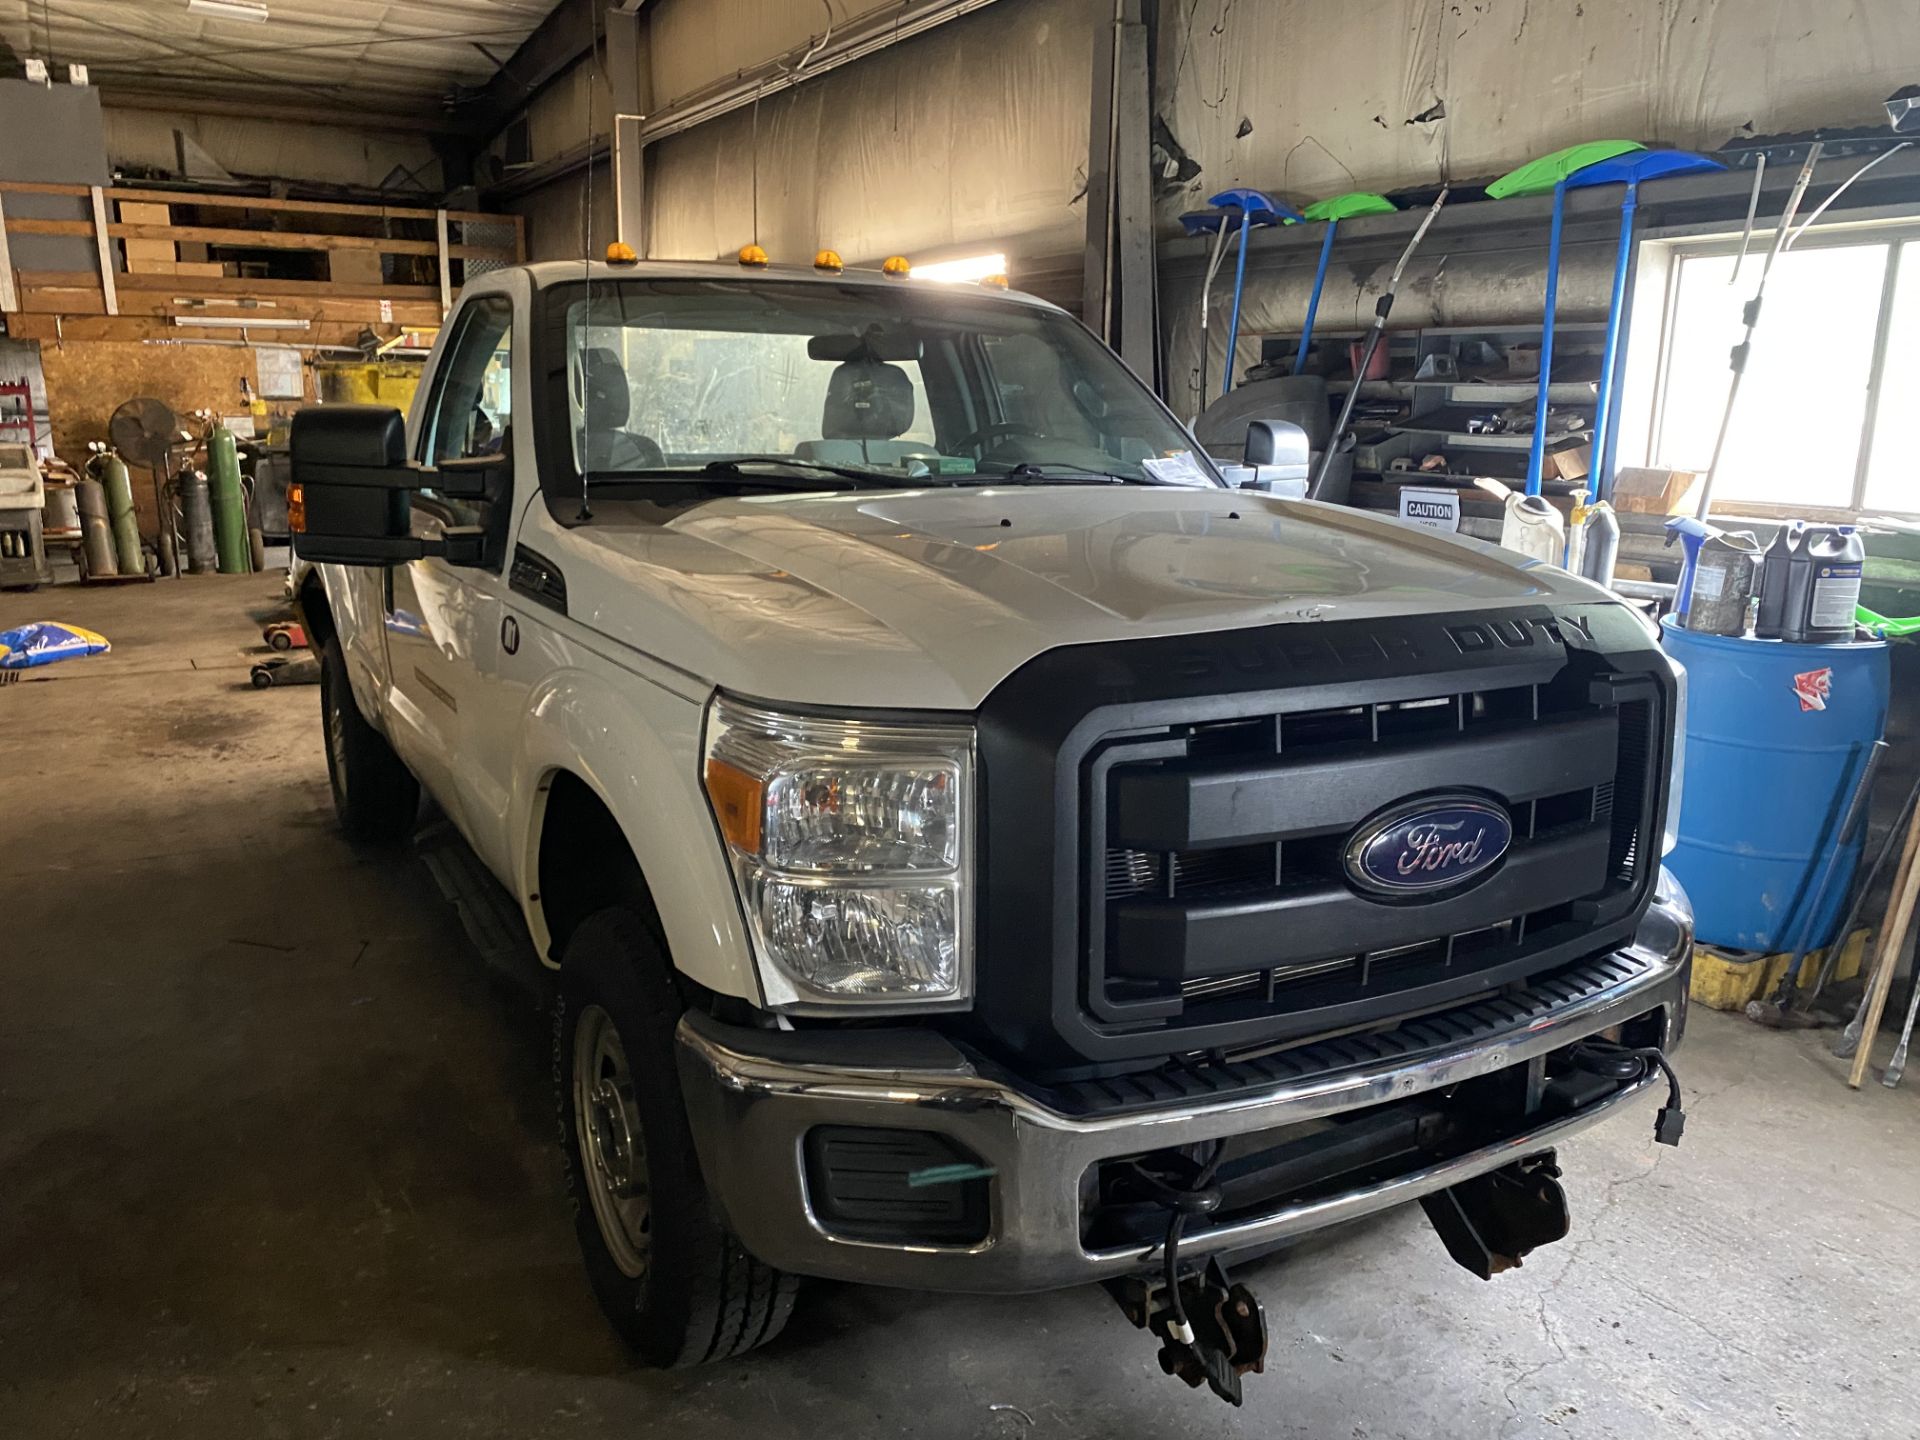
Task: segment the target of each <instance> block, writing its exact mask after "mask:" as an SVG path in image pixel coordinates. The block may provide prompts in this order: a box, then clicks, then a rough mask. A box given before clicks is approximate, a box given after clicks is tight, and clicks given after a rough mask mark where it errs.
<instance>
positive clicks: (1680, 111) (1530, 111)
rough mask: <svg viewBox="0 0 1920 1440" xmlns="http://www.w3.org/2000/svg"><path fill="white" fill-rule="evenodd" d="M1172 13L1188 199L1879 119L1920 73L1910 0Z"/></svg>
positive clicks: (1246, 7)
mask: <svg viewBox="0 0 1920 1440" xmlns="http://www.w3.org/2000/svg"><path fill="white" fill-rule="evenodd" d="M1161 17H1162V28H1161V37H1160V38H1161V44H1160V53H1159V66H1160V76H1161V82H1160V84H1161V89H1160V93H1161V96H1162V109H1163V111H1164V113H1165V114H1166V117H1167V120H1168V123H1169V124H1170V125H1171V126H1172V129H1173V132H1174V134H1175V136H1176V137H1177V138H1178V139H1179V141H1180V143H1181V144H1182V145H1183V146H1184V147H1185V148H1186V149H1187V150H1188V151H1189V152H1190V153H1191V154H1192V155H1193V158H1194V159H1196V160H1197V161H1199V162H1200V164H1201V166H1202V167H1203V172H1202V174H1201V176H1200V178H1199V179H1198V180H1197V181H1196V182H1195V183H1194V185H1193V186H1192V187H1191V190H1190V191H1189V197H1192V196H1202V195H1207V194H1213V193H1215V192H1217V191H1218V190H1220V189H1222V188H1224V187H1225V186H1228V185H1238V184H1245V185H1257V186H1260V187H1261V188H1263V189H1267V190H1271V191H1273V192H1275V193H1278V194H1284V195H1286V196H1288V197H1290V198H1294V199H1302V200H1311V199H1316V198H1319V197H1321V196H1325V195H1330V194H1337V193H1339V192H1340V191H1344V190H1353V189H1367V190H1387V189H1393V188H1396V187H1399V186H1403V185H1411V184H1421V183H1427V182H1432V181H1437V180H1442V179H1462V178H1471V177H1474V176H1484V177H1491V176H1493V175H1497V174H1500V173H1501V172H1503V171H1505V170H1508V169H1511V168H1512V167H1513V166H1515V165H1518V164H1520V163H1522V162H1523V161H1526V160H1529V159H1532V158H1533V157H1534V156H1536V155H1541V154H1545V153H1546V152H1548V151H1550V150H1556V149H1558V148H1560V147H1561V146H1563V145H1570V144H1573V143H1574V142H1575V141H1579V140H1593V139H1602V138H1611V137H1614V136H1619V137H1623V138H1627V139H1634V140H1647V141H1655V140H1659V141H1665V142H1667V143H1670V144H1674V145H1681V146H1687V147H1691V148H1695V149H1698V148H1702V147H1706V148H1714V147H1717V146H1719V145H1720V144H1721V143H1722V142H1724V141H1725V140H1726V139H1727V138H1728V137H1729V136H1732V135H1734V134H1736V133H1738V132H1740V131H1742V130H1743V129H1745V130H1749V132H1750V133H1752V132H1757V133H1763V134H1764V133H1769V132H1774V131H1781V130H1795V129H1809V128H1812V127H1815V126H1822V125H1826V126H1838V125H1861V124H1866V125H1877V124H1883V123H1885V116H1884V114H1883V112H1882V110H1881V108H1880V102H1881V100H1882V99H1883V98H1884V97H1885V96H1887V95H1888V94H1889V93H1891V92H1892V91H1893V90H1894V89H1895V88H1896V87H1897V86H1899V85H1902V84H1907V83H1910V82H1912V81H1913V79H1914V78H1915V74H1916V70H1920V4H1915V3H1914V0H1764V3H1763V0H1614V3H1607V0H1374V3H1369V4H1338V3H1334V0H1261V3H1258V4H1247V3H1244V0H1240V3H1236V0H1179V3H1177V4H1165V5H1162V7H1161ZM1435 106H1443V107H1444V110H1445V118H1444V119H1421V118H1419V117H1421V116H1424V115H1428V114H1430V113H1431V112H1432V111H1433V108H1434V107H1435ZM1243 125H1244V126H1245V127H1246V128H1247V133H1246V134H1245V135H1244V136H1242V135H1240V134H1239V133H1238V132H1239V131H1240V130H1241V128H1242V127H1243ZM1181 203H1182V202H1180V201H1175V202H1171V203H1170V204H1169V206H1168V207H1167V213H1168V214H1169V215H1170V214H1171V213H1173V212H1176V211H1177V210H1178V209H1179V208H1180V204H1181Z"/></svg>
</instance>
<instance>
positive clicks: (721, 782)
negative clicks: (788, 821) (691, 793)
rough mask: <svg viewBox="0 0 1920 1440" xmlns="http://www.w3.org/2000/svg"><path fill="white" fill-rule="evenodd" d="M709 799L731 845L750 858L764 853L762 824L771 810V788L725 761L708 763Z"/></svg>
mask: <svg viewBox="0 0 1920 1440" xmlns="http://www.w3.org/2000/svg"><path fill="white" fill-rule="evenodd" d="M707 798H708V799H710V800H712V801H713V813H714V818H716V819H717V820H719V822H720V833H721V834H722V835H724V836H726V839H727V843H728V844H729V845H731V846H733V848H734V849H736V850H738V851H740V852H742V853H743V854H747V855H758V854H759V853H760V839H761V822H762V819H763V817H764V816H765V815H766V811H767V787H766V783H765V782H764V781H762V780H761V779H760V778H759V777H758V776H757V775H749V774H748V773H747V772H746V771H744V770H742V769H740V767H739V766H737V765H730V764H728V763H727V762H726V761H725V760H708V761H707Z"/></svg>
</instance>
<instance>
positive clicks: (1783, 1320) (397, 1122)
mask: <svg viewBox="0 0 1920 1440" xmlns="http://www.w3.org/2000/svg"><path fill="white" fill-rule="evenodd" d="M276 591H277V586H276V585H275V584H274V583H272V582H271V581H269V580H268V579H264V578H262V579H246V580H219V579H202V580H193V581H183V582H179V583H177V584H163V585H160V586H157V587H152V586H142V587H137V588H133V589H126V590H113V591H77V590H59V591H43V592H41V593H40V594H38V595H31V596H18V595H0V628H5V627H6V626H7V625H9V624H13V623H17V622H19V621H21V620H25V619H30V618H59V619H68V620H72V621H75V622H77V623H80V624H84V625H89V626H92V627H94V628H96V629H99V630H101V631H103V632H105V633H106V634H107V635H108V636H109V637H110V638H112V640H113V641H114V645H115V651H114V653H113V655H111V656H108V657H100V658H97V659H93V660H88V661H82V662H77V663H73V664H68V665H65V666H61V667H58V668H56V669H53V670H50V671H46V672H42V674H43V675H44V676H45V678H44V679H39V678H36V679H31V680H28V681H27V682H25V683H22V684H19V685H14V686H10V687H7V688H5V689H0V737H4V738H3V739H0V792H3V794H4V799H3V800H0V842H4V843H0V861H3V862H4V868H3V869H0V874H4V875H5V877H6V878H5V882H4V884H0V906H4V909H0V997H3V998H0V1436H7V1437H13V1436H19V1437H32V1440H37V1437H43V1436H45V1437H51V1436H70V1437H89V1436H101V1437H106V1436H112V1437H116V1440H123V1437H139V1436H148V1435H154V1436H160V1435H165V1436H177V1435H192V1436H195V1437H222V1436H250V1437H251V1436H267V1437H281V1436H286V1437H296V1436H297V1437H307V1436H315V1437H319V1436H362V1435H372V1434H393V1435H403V1436H408V1437H435V1436H463V1437H464V1436H496V1435H497V1436H513V1437H524V1436H530V1435H541V1436H551V1437H572V1436H602V1435H608V1436H611V1435H631V1434H639V1433H647V1432H648V1431H649V1430H651V1429H654V1428H657V1427H661V1426H664V1425H667V1424H671V1425H673V1426H675V1427H677V1429H678V1431H679V1433H681V1434H684V1435H687V1436H705V1435H712V1436H723V1435H734V1434H740V1433H750V1434H752V1435H753V1436H755V1437H756V1440H776V1437H782V1436H812V1435H835V1436H868V1435H872V1436H881V1435H897V1434H913V1435H916V1436H931V1437H948V1436H952V1437H962V1436H964V1437H981V1436H986V1437H1024V1436H1029V1435H1031V1436H1034V1437H1047V1436H1057V1437H1079V1436H1099V1437H1102V1440H1130V1437H1140V1440H1148V1437H1151V1440H1160V1437H1164V1436H1166V1435H1169V1434H1177V1435H1182V1436H1193V1437H1208V1436H1226V1435H1244V1436H1282V1435H1285V1436H1301V1437H1313V1440H1328V1437H1333V1440H1346V1437H1354V1440H1360V1437H1388V1436H1407V1437H1440V1436H1482V1435H1496V1434H1498V1435H1505V1436H1521V1435H1553V1436H1563V1437H1579V1436H1655V1435H1658V1436H1672V1435H1691V1436H1729V1437H1731V1436H1743V1437H1744V1436H1753V1435H1791V1436H1859V1435H1874V1436H1895V1435H1915V1434H1920V1395H1916V1393H1915V1387H1914V1385H1913V1383H1912V1376H1913V1373H1914V1365H1915V1361H1916V1356H1915V1343H1914V1341H1913V1339H1912V1335H1913V1327H1914V1325H1915V1323H1916V1320H1920V1264H1916V1260H1915V1255H1914V1251H1915V1248H1916V1247H1915V1232H1909V1231H1907V1230H1906V1229H1905V1227H1906V1226H1908V1225H1916V1226H1917V1227H1920V1195H1917V1193H1916V1192H1917V1191H1920V1184H1917V1183H1916V1182H1920V1085H1916V1084H1914V1083H1909V1085H1908V1086H1907V1087H1905V1088H1904V1089H1902V1090H1900V1091H1898V1092H1889V1091H1886V1090H1884V1089H1883V1088H1881V1087H1880V1086H1879V1085H1877V1084H1871V1083H1870V1084H1869V1086H1868V1088H1866V1089H1865V1090H1863V1091H1861V1092H1860V1093H1858V1094H1854V1093H1851V1092H1849V1091H1848V1090H1847V1089H1846V1087H1845V1085H1844V1084H1843V1083H1842V1080H1841V1067H1840V1066H1839V1064H1838V1063H1837V1062H1835V1061H1834V1060H1832V1059H1831V1058H1829V1057H1828V1056H1827V1055H1826V1054H1825V1053H1824V1051H1823V1049H1822V1046H1821V1041H1820V1039H1819V1038H1818V1037H1816V1036H1811V1035H1799V1036H1789V1035H1778V1034H1772V1033H1765V1032H1761V1031H1757V1030H1755V1029H1753V1028H1751V1027H1750V1026H1748V1025H1747V1024H1746V1023H1745V1022H1744V1021H1740V1020H1735V1019H1729V1018H1727V1017H1723V1016H1719V1015H1713V1014H1701V1015H1699V1016H1698V1018H1697V1020H1696V1022H1695V1030H1694V1033H1693V1035H1692V1038H1691V1040H1690V1043H1689V1044H1688V1046H1687V1047H1686V1049H1685V1051H1684V1053H1683V1055H1682V1057H1681V1061H1680V1067H1681V1071H1682V1075H1683V1078H1684V1079H1685V1081H1686V1086H1687V1098H1688V1109H1689V1114H1690V1124H1689V1128H1688V1132H1687V1140H1686V1144H1685V1146H1684V1148H1682V1149H1680V1150H1677V1151H1673V1150H1656V1149H1655V1148H1654V1146H1653V1145H1652V1143H1651V1134H1650V1131H1651V1118H1652V1117H1651V1113H1650V1111H1649V1112H1648V1113H1646V1114H1643V1115H1638V1116H1635V1117H1633V1118H1630V1119H1625V1120H1622V1121H1620V1122H1618V1123H1615V1124H1613V1125H1611V1126H1608V1127H1606V1128H1604V1129H1603V1130H1601V1131H1598V1132H1594V1133H1591V1134H1589V1135H1587V1136H1585V1137H1582V1138H1581V1139H1579V1140H1578V1141H1576V1142H1575V1143H1574V1144H1573V1145H1571V1146H1570V1147H1568V1149H1567V1150H1566V1151H1565V1152H1564V1153H1563V1156H1562V1159H1563V1163H1564V1164H1565V1165H1566V1168H1567V1172H1568V1176H1567V1184H1568V1188H1569V1190H1570V1192H1571V1196H1572V1201H1573V1207H1574V1212H1575V1232H1574V1238H1573V1239H1571V1240H1570V1241H1568V1242H1566V1243H1564V1244H1561V1245H1558V1246H1555V1247H1553V1248H1551V1249H1549V1250H1545V1251H1542V1252H1540V1253H1539V1254H1538V1255H1537V1256H1536V1257H1535V1258H1534V1259H1533V1260H1531V1261H1529V1262H1528V1264H1527V1266H1526V1268H1525V1269H1524V1270H1523V1271H1521V1272H1519V1273H1516V1274H1512V1275H1508V1276H1505V1277H1502V1278H1501V1279H1500V1280H1498V1281H1496V1282H1495V1283H1493V1284H1490V1285H1489V1284H1482V1283H1481V1282H1480V1281H1477V1280H1475V1279H1473V1278H1471V1277H1470V1276H1468V1275H1467V1274H1466V1273H1465V1272H1464V1271H1461V1270H1459V1269H1456V1268H1455V1267H1454V1266H1453V1265H1452V1264H1451V1263H1450V1262H1449V1261H1448V1260H1447V1259H1446V1257H1445V1255H1444V1254H1443V1253H1442V1251H1441V1248H1440V1245H1439V1243H1438V1241H1437V1240H1436V1239H1435V1238H1434V1237H1433V1236H1432V1235H1431V1234H1430V1233H1429V1231H1428V1230H1427V1227H1426V1224H1425V1221H1424V1220H1423V1219H1422V1217H1421V1216H1420V1214H1419V1212H1418V1211H1417V1210H1414V1211H1411V1212H1402V1213H1397V1214H1394V1215H1390V1216H1386V1217H1382V1218H1380V1219H1378V1220H1375V1221H1373V1222H1371V1223H1368V1224H1365V1225H1362V1226H1359V1227H1356V1228H1353V1229H1349V1230H1346V1231H1343V1232H1340V1233H1338V1234H1335V1235H1332V1236H1328V1237H1324V1238H1322V1239H1319V1240H1317V1241H1315V1242H1312V1243H1310V1244H1307V1245H1305V1246H1303V1247H1301V1248H1299V1249H1297V1250H1295V1251H1294V1252H1292V1253H1291V1254H1289V1255H1287V1256H1283V1257H1280V1258H1278V1259H1276V1260H1273V1261H1270V1262H1268V1263H1267V1264H1266V1265H1265V1266H1263V1267H1261V1268H1260V1269H1259V1270H1258V1271H1257V1272H1255V1274H1254V1278H1255V1279H1256V1280H1257V1284H1258V1286H1259V1289H1260V1291H1261V1293H1262V1295H1263V1296H1264V1298H1265V1301H1266V1305H1267V1312H1268V1315H1269V1317H1270V1321H1271V1325H1272V1330H1273V1336H1274V1347H1273V1348H1274V1353H1273V1355H1272V1357H1271V1360H1270V1362H1269V1373H1268V1374H1267V1375H1265V1376H1264V1377H1256V1378H1254V1379H1252V1380H1251V1381H1250V1385H1249V1396H1250V1398H1249V1403H1248V1405H1247V1408H1246V1409H1245V1410H1242V1411H1238V1412H1236V1411H1232V1410H1230V1409H1228V1408H1226V1407H1225V1406H1222V1405H1220V1404H1218V1403H1217V1402H1215V1401H1213V1400H1212V1399H1210V1398H1206V1397H1204V1396H1196V1395H1193V1394H1190V1393H1189V1392H1187V1391H1186V1390H1185V1389H1184V1388H1182V1387H1181V1386H1179V1385H1178V1384H1176V1383H1175V1382H1173V1381H1171V1380H1168V1379H1167V1378H1165V1377H1164V1376H1162V1375H1161V1374H1160V1373H1159V1372H1158V1370H1157V1368H1156V1367H1155V1364H1154V1360H1153V1347H1152V1345H1151V1344H1150V1343H1149V1342H1148V1341H1147V1340H1146V1339H1145V1338H1143V1337H1142V1336H1141V1335H1140V1334H1139V1333H1138V1332H1135V1331H1133V1330H1132V1329H1131V1328H1129V1327H1128V1326H1127V1324H1126V1323H1125V1321H1124V1320H1122V1319H1121V1317H1120V1315H1119V1313H1118V1311H1117V1310H1115V1309H1114V1307H1113V1306H1112V1305H1111V1304H1110V1303H1109V1302H1108V1301H1107V1299H1106V1298H1105V1297H1104V1296H1103V1295H1102V1294H1100V1293H1099V1292H1098V1291H1096V1290H1082V1291H1076V1292H1069V1293H1065V1294H1058V1295H1050V1296H1042V1297H1036V1298H1031V1299H1020V1300H1006V1301H990V1300H981V1299H972V1298H952V1297H938V1296H923V1295H912V1294H901V1293H893V1292H887V1291H878V1290H857V1289H852V1288H844V1287H835V1286H828V1285H815V1286H813V1287H812V1288H811V1289H809V1290H808V1291H807V1292H806V1293H805V1294H804V1295H803V1296H802V1299H801V1306H800V1310H799V1313H798V1315H797V1317H796V1319H795V1321H794V1323H793V1325H792V1326H791V1327H790V1329H789V1330H788V1332H787V1335H786V1337H785V1338H784V1339H783V1340H781V1341H780V1342H779V1343H778V1344H777V1345H776V1346H775V1347H774V1348H773V1349H771V1350H769V1351H766V1352H763V1353H762V1354H761V1355H759V1356H757V1357H755V1358H753V1359H751V1360H748V1361H745V1362H737V1363H734V1364H732V1365H728V1366H725V1367H722V1368H718V1369H712V1370H705V1371H696V1372H691V1373H686V1374H679V1375H672V1376H663V1375H654V1374H645V1373H639V1372H636V1371H633V1370H631V1369H629V1368H628V1367H627V1365H626V1363H625V1361H624V1358H623V1356H622V1353H621V1352H620V1350H619V1348H618V1347H617V1346H616V1344H615V1343H614V1341H613V1340H612V1339H611V1337H610V1335H609V1333H608V1331H607V1329H606V1327H605V1326H604V1324H603V1323H602V1321H601V1319H600V1316H599V1314H598V1312H597V1311H596V1309H595V1308H594V1305H593V1302H592V1300H591V1299H590V1298H589V1296H588V1294H587V1290H586V1286H585V1283H584V1281H583V1280H582V1278H581V1275H580V1273H579V1270H578V1268H577V1265H576V1261H575V1253H574V1242H573V1236H572V1232H571V1229H570V1225H569V1220H568V1217H567V1212H566V1208H565V1205H564V1203H563V1201H562V1197H561V1180H560V1173H559V1168H558V1163H557V1159H556V1153H555V1148H554V1144H553V1137H554V1125H555V1121H554V1113H553V1108H552V1101H551V1098H550V1092H549V1081H548V1068H549V1066H548V1054H547V1040H546V1034H545V1031H544V1028H543V1025H542V1022H541V1017H540V1016H539V1014H538V1013H537V1010H536V1008H535V1006H534V1005H533V1004H532V1002H531V1001H530V1000H529V999H528V998H527V997H526V996H525V995H524V994H522V993H520V992H517V991H515V990H513V989H511V988H509V987H507V986H504V985H502V984H500V983H499V982H498V981H496V980H492V979H490V978H489V977H488V976H487V974H486V973H485V972H484V971H483V969H482V968H481V967H480V966H479V964H478V963H477V961H476V960H475V959H474V957H473V955H472V952H471V951H470V950H469V949H468V947H467V945H466V942H465V939H464V937H463V935H462V934H461V931H460V929H459V927H458V925H457V924H456V923H455V921H454V919H453V916H452V913H451V911H450V910H449V909H448V907H447V906H445V905H444V904H443V903H442V902H441V900H440V899H439V897H438V894H437V892H436V891H435V889H434V887H433V885H432V883H431V882H430V880H429V879H428V877H427V876H426V874H425V873H424V871H423V870H422V868H421V867H420V865H419V864H418V862H416V861H414V860H413V859H412V858H411V857H405V856H402V857H400V858H395V859H387V860H373V859H368V858H364V857H362V856H359V855H356V854H355V853H354V852H353V851H351V850H349V849H348V848H347V846H346V845H345V844H344V843H343V842H342V841H341V840H340V838H339V837H338V836H337V834H336V833H335V831H334V828H333V818H332V814H331V810H330V807H329V802H328V798H327V790H326V780H325V774H324V769H323V762H322V759H321V753H320V746H319V727H318V724H317V721H316V711H317V708H318V699H317V692H316V691H315V690H314V689H312V688H302V689H296V690H286V691H264V692H255V691H252V690H249V689H247V688H246V683H245V675H246V672H245V668H244V667H245V661H246V658H247V657H246V655H245V653H244V652H245V651H246V650H247V648H248V647H249V646H250V645H253V644H257V641H258V635H257V631H256V628H255V624H254V621H253V620H252V619H251V618H250V612H252V613H264V612H265V611H266V610H268V609H269V607H270V606H271V604H272V601H273V598H274V596H275V593H276ZM1885 1046H1886V1042H1885V1041H1884V1040H1883V1041H1882V1051H1883V1053H1884V1050H1885Z"/></svg>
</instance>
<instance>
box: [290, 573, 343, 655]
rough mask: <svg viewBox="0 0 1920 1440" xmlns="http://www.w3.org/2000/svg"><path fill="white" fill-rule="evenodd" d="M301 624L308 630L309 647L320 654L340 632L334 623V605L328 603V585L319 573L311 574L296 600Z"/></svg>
mask: <svg viewBox="0 0 1920 1440" xmlns="http://www.w3.org/2000/svg"><path fill="white" fill-rule="evenodd" d="M295 609H296V610H297V612H298V614H299V617H300V623H301V625H302V626H303V627H304V628H305V629H306V632H307V648H308V649H309V650H311V651H313V653H314V654H316V655H318V654H319V653H320V651H321V650H322V649H323V648H324V647H325V646H326V645H327V644H328V642H330V641H331V640H333V638H334V637H335V636H336V635H338V634H339V633H340V632H339V630H338V628H337V627H336V626H335V625H334V623H333V607H332V606H330V605H328V604H327V587H326V586H324V585H322V584H321V583H320V577H319V575H318V574H309V575H308V576H307V579H306V583H305V584H303V585H302V586H301V587H300V594H299V596H298V598H297V600H296V602H295Z"/></svg>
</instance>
